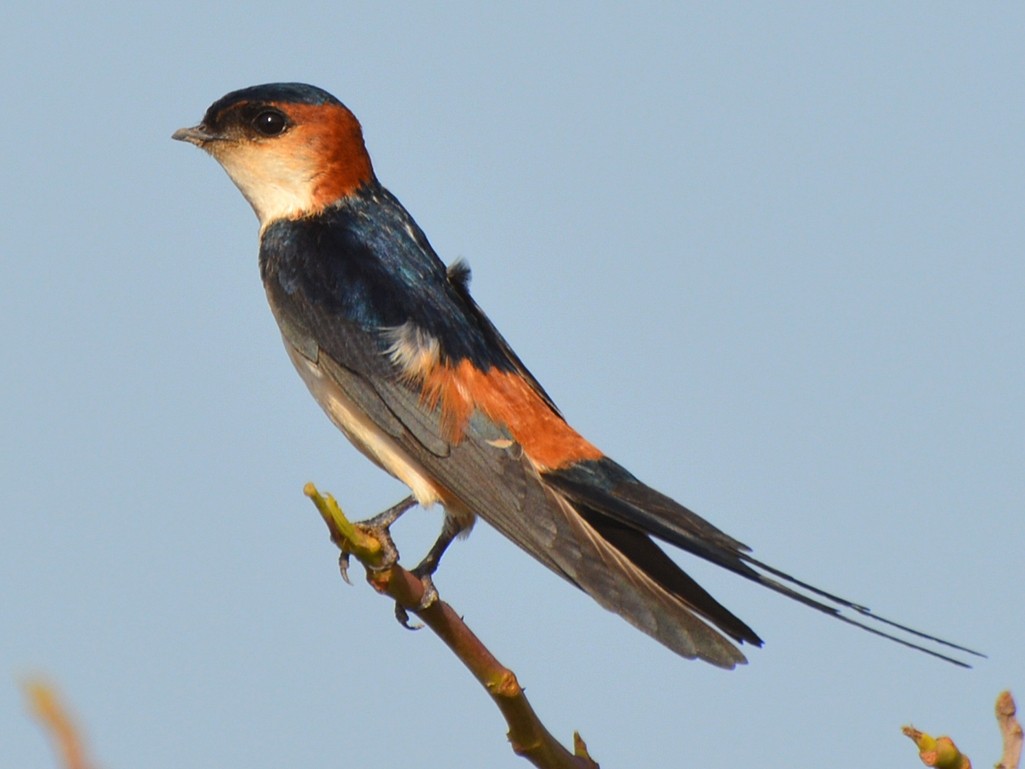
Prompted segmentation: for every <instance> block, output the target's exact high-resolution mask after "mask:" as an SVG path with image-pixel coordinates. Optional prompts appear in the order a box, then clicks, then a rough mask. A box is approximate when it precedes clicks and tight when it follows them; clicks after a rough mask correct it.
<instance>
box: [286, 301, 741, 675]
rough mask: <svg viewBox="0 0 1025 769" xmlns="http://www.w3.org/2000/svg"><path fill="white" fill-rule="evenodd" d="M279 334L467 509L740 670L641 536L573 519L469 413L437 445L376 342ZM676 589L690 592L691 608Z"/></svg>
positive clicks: (600, 597)
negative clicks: (648, 561) (645, 563)
mask: <svg viewBox="0 0 1025 769" xmlns="http://www.w3.org/2000/svg"><path fill="white" fill-rule="evenodd" d="M280 310H281V306H280V305H279V306H278V307H277V308H276V311H279V312H280ZM311 326H316V328H311ZM286 327H287V329H288V332H287V333H286V334H285V342H286V344H288V345H290V346H291V347H292V348H293V349H294V350H296V351H297V353H299V354H307V355H308V354H309V353H310V352H311V351H312V350H313V349H314V348H315V349H316V353H315V355H316V359H315V360H314V362H316V363H317V364H318V366H319V368H320V369H321V371H323V372H324V373H326V374H327V375H328V376H330V377H331V379H332V380H333V381H334V383H335V384H337V386H338V387H340V388H341V389H342V390H344V392H345V393H346V395H347V397H348V398H349V399H351V400H353V401H354V402H355V403H356V404H357V405H358V406H359V408H360V409H361V411H363V412H364V413H365V414H366V415H368V416H369V417H370V418H371V419H372V420H373V422H374V423H375V424H376V425H378V426H379V427H380V428H381V429H382V430H383V431H385V432H386V433H387V434H388V435H389V436H391V437H392V438H393V439H394V441H395V443H396V444H397V445H398V446H399V447H401V448H402V449H403V450H404V451H405V453H406V454H407V455H408V456H410V457H411V458H412V459H413V460H414V461H415V462H416V463H417V464H418V465H419V466H420V467H422V468H423V470H424V471H425V474H426V475H428V476H429V477H431V478H433V479H435V480H436V481H437V482H438V483H439V484H441V486H442V487H443V488H444V489H445V490H446V493H447V494H449V495H451V497H452V498H454V499H456V500H458V502H459V503H460V504H461V505H462V506H464V507H465V508H466V509H467V510H469V511H471V512H473V513H476V514H477V515H479V516H480V517H481V518H483V519H484V520H486V521H487V522H488V523H489V524H491V525H492V526H494V527H495V528H496V529H498V531H500V532H501V533H502V534H504V535H505V536H506V537H508V538H509V539H510V540H512V541H513V542H515V543H516V544H517V545H519V547H521V548H522V549H523V550H525V551H526V552H527V553H529V554H530V555H532V556H533V557H534V558H536V559H537V560H538V561H540V562H541V563H543V564H544V565H545V566H547V567H548V568H549V569H551V570H552V571H554V572H555V573H556V574H559V575H560V576H562V577H563V578H565V579H567V580H568V581H570V582H571V583H573V584H574V585H576V586H577V587H579V588H581V589H582V590H583V591H584V592H586V593H587V594H588V595H590V596H591V597H592V598H594V599H595V600H596V601H597V602H598V603H599V604H600V605H601V606H603V607H605V608H606V609H609V610H610V611H613V612H615V613H617V614H619V615H621V616H622V617H623V618H624V619H626V620H627V621H628V622H630V623H631V624H632V625H634V626H635V627H637V628H638V629H640V630H642V631H644V632H645V633H648V634H649V635H651V636H652V637H654V638H655V639H656V640H658V641H659V642H661V643H663V644H664V645H666V646H667V647H669V648H670V649H672V650H673V651H674V652H676V653H678V654H680V655H681V656H684V657H687V658H701V659H704V660H706V661H708V662H711V663H713V664H715V665H719V666H721V667H727V668H731V667H734V666H735V665H737V664H740V663H743V662H744V661H745V659H744V656H743V655H742V654H741V653H740V651H739V650H738V649H737V648H736V647H735V646H734V645H733V644H732V643H731V642H730V641H729V640H728V639H726V638H725V637H724V636H723V635H722V634H721V633H720V632H718V631H717V630H715V629H714V628H712V627H710V626H709V625H708V624H707V623H706V622H704V621H703V620H702V619H700V617H699V616H698V615H699V614H701V615H708V614H710V613H711V612H710V611H709V608H708V607H709V606H710V605H711V604H714V603H715V602H714V600H713V599H711V597H710V596H708V595H707V593H705V592H704V591H703V590H701V589H700V588H699V587H698V586H697V585H696V583H694V582H693V580H691V579H690V578H689V577H687V576H686V575H685V574H684V573H683V572H682V571H680V570H679V567H677V566H675V564H673V563H672V562H671V561H670V560H669V559H668V558H667V557H665V555H664V554H662V553H661V551H659V550H658V548H657V547H656V546H655V545H654V544H653V543H652V542H651V541H650V540H648V539H647V537H640V538H638V537H637V536H636V535H635V533H634V532H632V531H630V530H628V529H626V528H622V527H618V529H619V530H618V532H612V529H613V528H616V524H615V523H614V522H610V521H607V520H597V519H596V520H594V521H593V522H592V521H589V520H588V519H587V518H586V517H584V516H582V515H580V513H579V512H578V511H577V509H576V508H575V507H574V506H573V505H572V504H571V503H570V502H569V501H568V500H567V499H566V498H565V496H564V495H563V494H561V493H560V492H559V491H556V490H553V489H551V488H548V487H547V486H546V484H545V483H543V482H542V478H541V477H540V476H539V474H538V472H537V471H536V470H535V469H534V467H533V466H532V465H531V464H530V463H529V462H528V461H527V460H526V459H525V458H524V457H523V456H522V452H521V450H520V449H519V447H518V446H517V445H516V444H510V443H509V441H508V437H509V436H508V435H507V433H505V431H504V430H503V429H502V428H501V427H500V426H499V425H496V424H494V423H493V422H491V421H490V420H489V419H487V418H486V417H484V416H483V415H481V414H480V413H475V414H474V415H473V417H472V418H471V419H470V422H469V424H468V425H467V428H466V430H465V433H464V436H463V438H462V439H461V440H460V441H459V442H458V443H448V442H446V441H444V439H443V438H441V436H442V435H443V431H442V426H441V416H440V412H439V410H438V409H437V408H434V409H429V408H428V407H427V406H425V404H424V402H423V399H422V397H421V395H420V393H419V392H418V390H416V389H415V388H413V387H411V386H410V385H409V384H408V383H407V382H406V381H405V380H403V379H402V378H401V377H399V376H398V375H397V372H396V371H395V370H394V368H393V366H392V364H391V363H390V361H388V360H387V358H386V357H385V356H384V355H383V354H382V353H381V352H380V349H381V345H380V342H379V340H378V339H376V337H375V335H373V334H371V333H369V332H367V331H365V330H363V329H361V328H359V327H357V326H356V325H354V324H351V323H347V322H344V321H339V320H338V319H337V318H335V319H333V320H332V321H331V322H327V318H326V317H317V313H315V312H314V313H312V314H308V315H306V316H305V317H303V318H302V320H301V321H300V320H298V319H296V318H294V317H293V318H292V320H291V322H290V323H288V324H282V329H283V330H284V329H286ZM313 332H315V336H314V333H313ZM313 338H316V340H317V343H316V345H312V344H311V340H312V339H313ZM642 539H643V540H644V542H641V540H642ZM652 550H654V551H657V552H658V553H659V554H660V556H661V558H660V559H659V560H658V561H657V562H653V564H654V565H652V566H651V567H650V568H648V569H645V568H642V567H640V566H638V565H637V564H636V563H635V559H637V558H640V557H644V558H650V556H651V555H652V553H651V551H652ZM672 572H675V573H673V576H672V577H671V578H670V577H668V575H669V574H670V573H672ZM666 582H669V584H670V585H671V587H669V588H667V587H666V584H665V583H666ZM673 588H676V590H674V589H673ZM677 590H679V591H680V592H683V591H684V590H686V591H688V592H690V593H692V594H693V595H694V596H695V599H694V601H693V604H692V603H690V602H688V601H687V600H685V599H684V598H682V597H681V595H680V594H678V592H677ZM709 602H711V604H709ZM715 606H718V604H715ZM719 608H720V609H721V607H719ZM722 611H723V612H724V613H725V614H727V615H728V612H725V610H724V609H723V610H722ZM728 616H732V615H728ZM735 622H736V623H739V624H738V625H736V626H730V627H729V629H728V630H727V632H729V633H730V634H731V635H734V637H737V638H738V640H739V639H743V640H750V641H757V636H755V635H754V634H753V632H751V631H750V629H748V628H747V627H746V626H744V625H743V623H740V621H739V620H735Z"/></svg>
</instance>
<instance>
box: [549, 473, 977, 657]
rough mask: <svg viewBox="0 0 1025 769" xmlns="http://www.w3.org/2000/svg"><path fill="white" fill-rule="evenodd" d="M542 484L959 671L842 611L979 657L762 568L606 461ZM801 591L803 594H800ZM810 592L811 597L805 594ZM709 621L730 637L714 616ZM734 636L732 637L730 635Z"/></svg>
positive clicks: (741, 548)
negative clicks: (843, 611) (549, 485)
mask: <svg viewBox="0 0 1025 769" xmlns="http://www.w3.org/2000/svg"><path fill="white" fill-rule="evenodd" d="M544 478H545V481H546V482H547V483H549V484H551V486H552V487H553V488H556V489H559V490H560V491H562V492H563V493H564V494H565V495H566V496H567V498H568V499H570V500H571V501H572V502H573V503H575V504H576V505H577V506H578V507H579V508H581V509H586V510H590V511H593V513H592V514H595V515H600V516H601V515H603V516H607V517H608V519H610V520H612V521H615V522H616V523H618V524H619V525H621V526H624V527H626V528H629V529H633V530H634V531H637V532H642V533H647V534H652V535H653V536H655V537H658V538H659V539H661V540H663V541H664V542H668V543H669V544H672V545H675V546H677V547H679V548H681V549H683V550H686V551H687V552H689V553H693V554H694V555H697V556H700V557H701V558H704V559H705V560H707V561H710V562H712V563H714V564H716V565H718V566H722V567H723V568H725V569H728V570H729V571H732V572H734V573H735V574H739V575H740V576H742V577H745V578H747V579H749V580H751V581H753V582H756V583H758V584H760V585H763V586H764V587H767V588H769V589H770V590H773V591H775V592H777V593H780V594H782V595H785V596H787V597H788V598H791V599H793V600H795V601H798V602H799V603H803V604H804V605H806V606H809V607H811V608H813V609H816V610H817V611H821V612H823V613H825V614H828V615H830V616H832V617H835V618H836V619H839V620H841V621H842V622H846V623H848V624H851V625H854V626H856V627H859V628H861V629H863V630H866V631H868V632H870V633H873V634H875V635H879V636H883V637H884V638H889V639H890V640H892V641H895V642H897V643H899V644H902V645H904V646H908V647H910V648H913V649H917V650H919V651H922V652H925V653H926V654H930V655H932V656H934V657H939V658H940V659H943V660H946V661H947V662H951V663H953V664H955V665H959V666H961V667H968V666H967V665H966V664H965V663H964V662H962V661H960V660H957V659H954V658H952V657H949V656H947V655H946V654H943V653H941V652H938V651H935V650H934V649H931V648H928V647H926V646H922V645H920V644H918V643H915V642H913V641H909V640H907V639H905V638H902V637H900V636H897V635H894V634H892V633H889V632H886V631H883V630H880V629H879V628H878V627H873V626H871V625H867V624H865V623H864V622H860V621H858V620H856V619H852V618H851V617H848V616H846V615H844V614H843V613H842V610H844V609H847V610H849V611H852V612H855V613H856V614H858V615H860V616H862V617H864V618H865V619H866V620H870V621H874V622H878V623H882V624H884V625H887V626H889V627H891V628H894V629H895V630H898V631H901V632H903V633H906V634H909V635H912V636H916V637H917V638H921V639H923V640H925V641H929V642H931V643H933V644H937V645H940V646H946V647H948V648H951V649H956V650H958V651H962V652H966V653H968V654H973V655H976V656H984V655H982V654H980V653H979V652H976V651H973V650H972V649H968V648H966V647H963V646H959V645H957V644H954V643H951V642H949V641H945V640H943V639H941V638H937V637H936V636H932V635H929V634H927V633H923V632H921V631H919V630H915V629H914V628H910V627H907V626H906V625H901V624H899V623H896V622H893V621H892V620H888V619H886V618H883V617H880V616H878V615H876V614H873V613H872V612H871V611H870V610H869V609H868V607H866V606H862V605H861V604H858V603H855V602H853V601H850V600H848V599H846V598H841V597H840V596H837V595H834V594H832V593H828V592H826V591H824V590H821V589H819V588H817V587H814V586H813V585H809V584H808V583H806V582H803V581H801V580H799V579H796V578H794V577H792V576H791V575H789V574H787V573H786V572H783V571H780V570H779V569H776V568H774V567H772V566H769V565H768V564H765V563H763V562H761V561H759V560H757V559H755V558H753V557H752V556H751V555H749V553H748V548H747V547H746V546H745V545H743V544H741V543H740V542H737V541H736V540H734V539H733V538H732V537H729V536H728V535H726V534H724V533H723V532H722V531H720V530H719V529H717V528H715V527H714V526H712V525H711V524H710V523H708V522H707V521H705V520H704V519H703V518H701V517H700V516H698V515H697V514H696V513H694V512H692V511H691V510H688V509H687V508H686V507H684V506H683V505H681V504H679V503H678V502H675V501H674V500H673V499H671V498H669V497H667V496H666V495H664V494H662V493H660V492H658V491H656V490H654V489H652V488H651V487H649V486H646V485H645V484H643V483H641V482H640V481H638V480H637V479H636V478H635V477H634V476H633V475H631V474H630V473H629V472H628V471H627V470H626V469H624V468H623V467H621V466H620V465H618V464H616V463H615V462H613V461H612V460H610V459H608V458H604V459H601V460H597V461H594V462H582V463H579V464H577V465H574V466H572V467H569V468H566V469H564V470H556V471H552V472H548V473H545V475H544ZM801 591H805V592H801ZM807 593H810V594H811V595H808V594H807ZM711 619H712V621H714V622H716V624H717V625H719V626H720V627H722V629H723V630H724V631H725V632H727V633H730V634H731V635H733V633H732V632H731V631H730V629H729V628H727V627H725V626H723V625H722V624H721V623H720V622H719V620H718V619H716V618H715V616H712V617H711ZM734 637H736V636H734Z"/></svg>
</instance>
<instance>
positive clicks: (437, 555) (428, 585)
mask: <svg viewBox="0 0 1025 769" xmlns="http://www.w3.org/2000/svg"><path fill="white" fill-rule="evenodd" d="M462 530H463V527H462V526H461V525H460V524H459V522H458V521H457V520H456V518H455V517H454V516H451V515H446V516H445V523H444V524H443V525H442V527H441V533H440V534H439V535H438V539H437V540H436V541H435V542H434V544H433V545H432V546H431V549H430V550H429V551H428V552H427V555H425V556H424V559H423V560H422V561H420V563H418V564H417V565H416V568H414V569H413V570H412V571H411V573H412V574H414V575H416V577H417V579H419V580H420V582H421V583H423V586H424V594H423V597H422V598H421V599H420V603H419V604H418V605H417V607H416V608H417V609H426V608H427V607H428V606H430V605H431V604H433V603H434V602H435V601H437V600H438V590H437V588H436V587H434V579H433V576H434V572H436V571H437V570H438V566H440V565H441V556H443V555H444V554H445V551H446V550H447V549H448V546H449V545H451V544H452V540H454V539H455V538H456V535H457V534H459V532H460V531H462ZM395 617H396V618H397V619H398V621H399V622H400V623H402V624H403V625H404V626H405V627H407V628H409V629H410V630H417V629H418V626H416V625H411V624H410V623H409V613H408V612H407V611H406V609H405V608H404V607H403V606H401V605H400V604H395Z"/></svg>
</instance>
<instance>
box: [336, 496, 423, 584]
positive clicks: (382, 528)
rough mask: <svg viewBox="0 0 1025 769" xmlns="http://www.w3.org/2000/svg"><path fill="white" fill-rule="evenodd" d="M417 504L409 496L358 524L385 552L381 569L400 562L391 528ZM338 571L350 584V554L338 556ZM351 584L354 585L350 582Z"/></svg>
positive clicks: (343, 553)
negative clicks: (371, 535) (374, 538)
mask: <svg viewBox="0 0 1025 769" xmlns="http://www.w3.org/2000/svg"><path fill="white" fill-rule="evenodd" d="M415 504H416V499H414V498H413V497H412V496H408V497H406V498H405V499H404V500H402V501H401V502H399V503H398V504H397V505H392V506H391V507H389V508H388V509H387V510H385V511H384V512H383V513H378V514H377V515H375V516H374V517H372V518H367V519H366V520H365V521H357V522H356V526H359V527H360V528H361V529H363V530H364V531H367V532H370V533H371V534H373V535H374V536H375V537H376V538H377V539H378V541H379V542H380V543H381V549H382V550H383V551H384V560H383V561H382V563H383V565H382V566H380V567H379V568H380V569H387V568H390V567H391V566H392V565H393V564H394V563H395V562H396V561H398V559H399V551H398V549H397V548H396V547H395V542H394V541H392V538H391V532H390V531H389V527H391V525H392V524H393V523H395V521H397V520H398V519H399V517H400V516H401V515H402V514H403V513H404V512H406V511H407V510H408V509H409V508H411V507H412V506H413V505H415ZM338 570H339V571H340V572H341V573H342V579H344V580H345V581H346V582H349V554H348V553H347V552H345V551H344V550H343V551H342V554H341V555H339V556H338ZM349 584H352V583H351V582H349Z"/></svg>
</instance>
